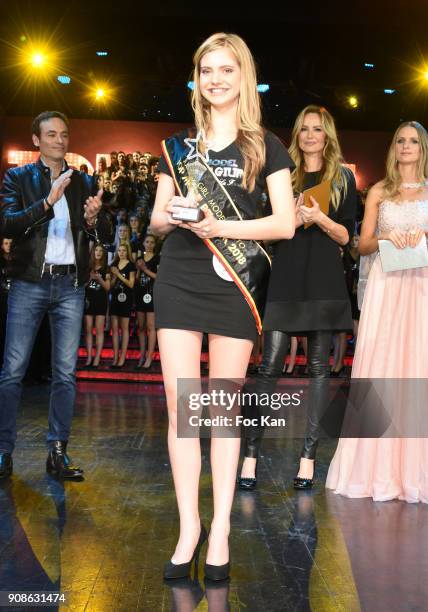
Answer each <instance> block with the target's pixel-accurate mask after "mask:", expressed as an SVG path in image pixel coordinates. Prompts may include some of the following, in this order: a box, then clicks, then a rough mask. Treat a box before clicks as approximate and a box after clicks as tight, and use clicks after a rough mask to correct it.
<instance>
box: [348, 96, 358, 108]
mask: <svg viewBox="0 0 428 612" xmlns="http://www.w3.org/2000/svg"><path fill="white" fill-rule="evenodd" d="M348 104H349V106H350V107H351V108H358V98H357V96H349V98H348Z"/></svg>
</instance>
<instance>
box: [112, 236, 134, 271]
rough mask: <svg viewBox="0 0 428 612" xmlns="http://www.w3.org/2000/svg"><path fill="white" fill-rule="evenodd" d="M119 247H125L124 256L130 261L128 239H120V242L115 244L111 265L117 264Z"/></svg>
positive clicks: (130, 250)
mask: <svg viewBox="0 0 428 612" xmlns="http://www.w3.org/2000/svg"><path fill="white" fill-rule="evenodd" d="M120 247H125V248H126V256H127V258H128V261H130V262H132V249H131V243H130V242H129V241H128V240H122V241H121V242H119V244H118V245H117V249H116V253H115V254H114V259H113V261H112V262H111V265H112V266H117V265H118V263H119V261H120V257H119V249H120Z"/></svg>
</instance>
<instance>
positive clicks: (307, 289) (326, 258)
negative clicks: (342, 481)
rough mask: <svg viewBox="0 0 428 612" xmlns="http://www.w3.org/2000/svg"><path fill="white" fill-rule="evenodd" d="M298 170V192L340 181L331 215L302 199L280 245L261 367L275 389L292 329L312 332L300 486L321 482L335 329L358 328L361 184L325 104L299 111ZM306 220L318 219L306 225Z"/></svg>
mask: <svg viewBox="0 0 428 612" xmlns="http://www.w3.org/2000/svg"><path fill="white" fill-rule="evenodd" d="M290 155H291V156H292V158H293V160H294V162H295V164H296V169H295V170H294V172H293V175H292V179H293V187H294V191H295V192H297V193H301V192H302V191H303V190H305V189H308V188H310V187H313V186H315V185H317V184H318V183H321V182H322V181H325V180H331V181H332V188H331V196H330V209H329V213H328V216H327V215H325V214H324V213H323V212H322V211H321V210H320V207H319V205H318V203H317V202H316V201H315V200H314V198H311V200H312V204H313V206H312V208H309V207H306V206H303V205H302V198H301V197H299V199H298V202H297V222H296V228H298V229H296V234H295V236H294V238H293V240H283V241H280V242H278V243H277V244H276V246H275V253H274V258H273V264H272V273H271V276H270V281H269V289H268V296H267V303H266V311H265V316H264V320H263V330H264V351H263V359H262V363H261V366H260V368H259V371H258V374H257V380H256V384H257V388H258V392H259V393H261V392H266V393H268V392H269V391H272V390H273V389H274V387H275V384H276V381H277V379H278V378H279V376H280V375H281V371H282V367H283V364H284V358H285V355H286V354H287V348H288V343H289V337H290V335H303V334H304V335H306V336H307V338H308V371H309V376H310V377H311V381H310V386H309V402H308V429H307V432H306V438H305V441H304V445H303V449H302V453H301V459H300V467H299V472H298V474H297V477H296V478H295V479H294V486H295V488H299V489H301V488H310V487H311V486H312V484H313V473H314V460H315V453H316V448H317V444H318V423H319V415H320V414H321V412H322V410H323V408H324V407H325V403H326V397H327V393H328V382H327V378H328V377H329V376H330V366H329V359H330V349H331V342H332V335H333V333H334V331H335V330H344V329H351V328H352V317H351V305H350V302H349V296H348V293H347V288H346V283H345V278H344V273H343V265H342V259H341V255H340V246H344V245H345V244H347V243H348V242H349V239H350V237H352V233H353V231H354V224H355V214H356V186H355V179H354V176H353V174H352V172H351V171H350V170H349V169H348V168H346V167H345V166H344V165H343V164H342V154H341V150H340V145H339V142H338V139H337V134H336V128H335V125H334V120H333V117H332V116H331V115H330V113H329V112H328V111H327V110H326V109H325V108H323V107H319V106H308V107H306V108H305V109H304V110H303V111H302V112H301V113H300V114H299V116H298V117H297V119H296V122H295V124H294V128H293V133H292V142H291V146H290ZM304 223H311V225H310V226H309V227H308V228H307V229H304V227H303V224H304ZM259 445H260V437H257V438H248V439H247V440H246V443H245V460H244V464H243V466H242V471H241V477H240V479H239V481H238V482H239V486H240V488H242V489H247V490H248V489H253V488H254V487H255V485H256V472H255V470H256V462H257V457H258V450H259Z"/></svg>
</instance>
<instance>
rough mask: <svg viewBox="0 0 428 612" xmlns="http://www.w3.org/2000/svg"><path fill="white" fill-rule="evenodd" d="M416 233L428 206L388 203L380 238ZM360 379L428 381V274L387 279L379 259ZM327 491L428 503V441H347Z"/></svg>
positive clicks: (358, 366) (361, 339) (367, 304)
mask: <svg viewBox="0 0 428 612" xmlns="http://www.w3.org/2000/svg"><path fill="white" fill-rule="evenodd" d="M415 226H416V227H420V228H423V229H424V230H425V231H426V232H428V201H425V200H416V201H403V202H400V203H395V202H392V201H389V200H385V201H384V202H382V203H381V204H380V206H379V219H378V229H379V231H380V232H385V231H390V230H391V229H393V228H397V229H402V230H403V231H409V230H410V229H411V228H412V227H415ZM352 378H370V379H375V378H424V379H428V268H418V269H412V270H402V271H396V272H388V273H385V272H383V271H382V267H381V262H380V257H379V256H377V257H376V258H375V259H374V263H373V265H372V268H371V271H370V274H369V277H368V281H367V287H366V290H365V295H364V301H363V307H362V310H361V318H360V327H359V333H358V341H357V346H356V350H355V356H354V363H353V367H352ZM426 415H427V418H428V397H427V398H426ZM326 486H327V487H328V488H329V489H333V490H334V491H335V493H339V494H340V495H345V496H347V497H372V498H373V500H375V501H387V500H391V499H396V498H398V499H400V500H405V501H407V502H419V501H421V502H425V503H428V439H426V438H402V439H398V438H365V439H362V438H341V439H340V440H339V444H338V447H337V449H336V453H335V455H334V457H333V460H332V462H331V464H330V468H329V471H328V475H327V482H326Z"/></svg>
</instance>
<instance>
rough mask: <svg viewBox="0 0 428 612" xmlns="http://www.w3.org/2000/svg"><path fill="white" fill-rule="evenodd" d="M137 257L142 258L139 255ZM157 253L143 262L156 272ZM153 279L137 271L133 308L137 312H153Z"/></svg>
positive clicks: (157, 264) (151, 270)
mask: <svg viewBox="0 0 428 612" xmlns="http://www.w3.org/2000/svg"><path fill="white" fill-rule="evenodd" d="M138 259H143V257H139V258H138ZM138 259H137V261H138ZM159 261H160V259H159V255H153V257H152V258H151V259H149V261H146V262H145V264H146V266H147V268H148V269H149V270H150V272H153V273H154V274H156V273H157V270H158V266H159ZM154 284H155V279H154V278H152V277H151V276H148V275H147V274H144V272H141V271H139V272H138V280H137V282H136V283H135V310H136V311H137V312H153V304H154V301H153V287H154Z"/></svg>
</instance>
